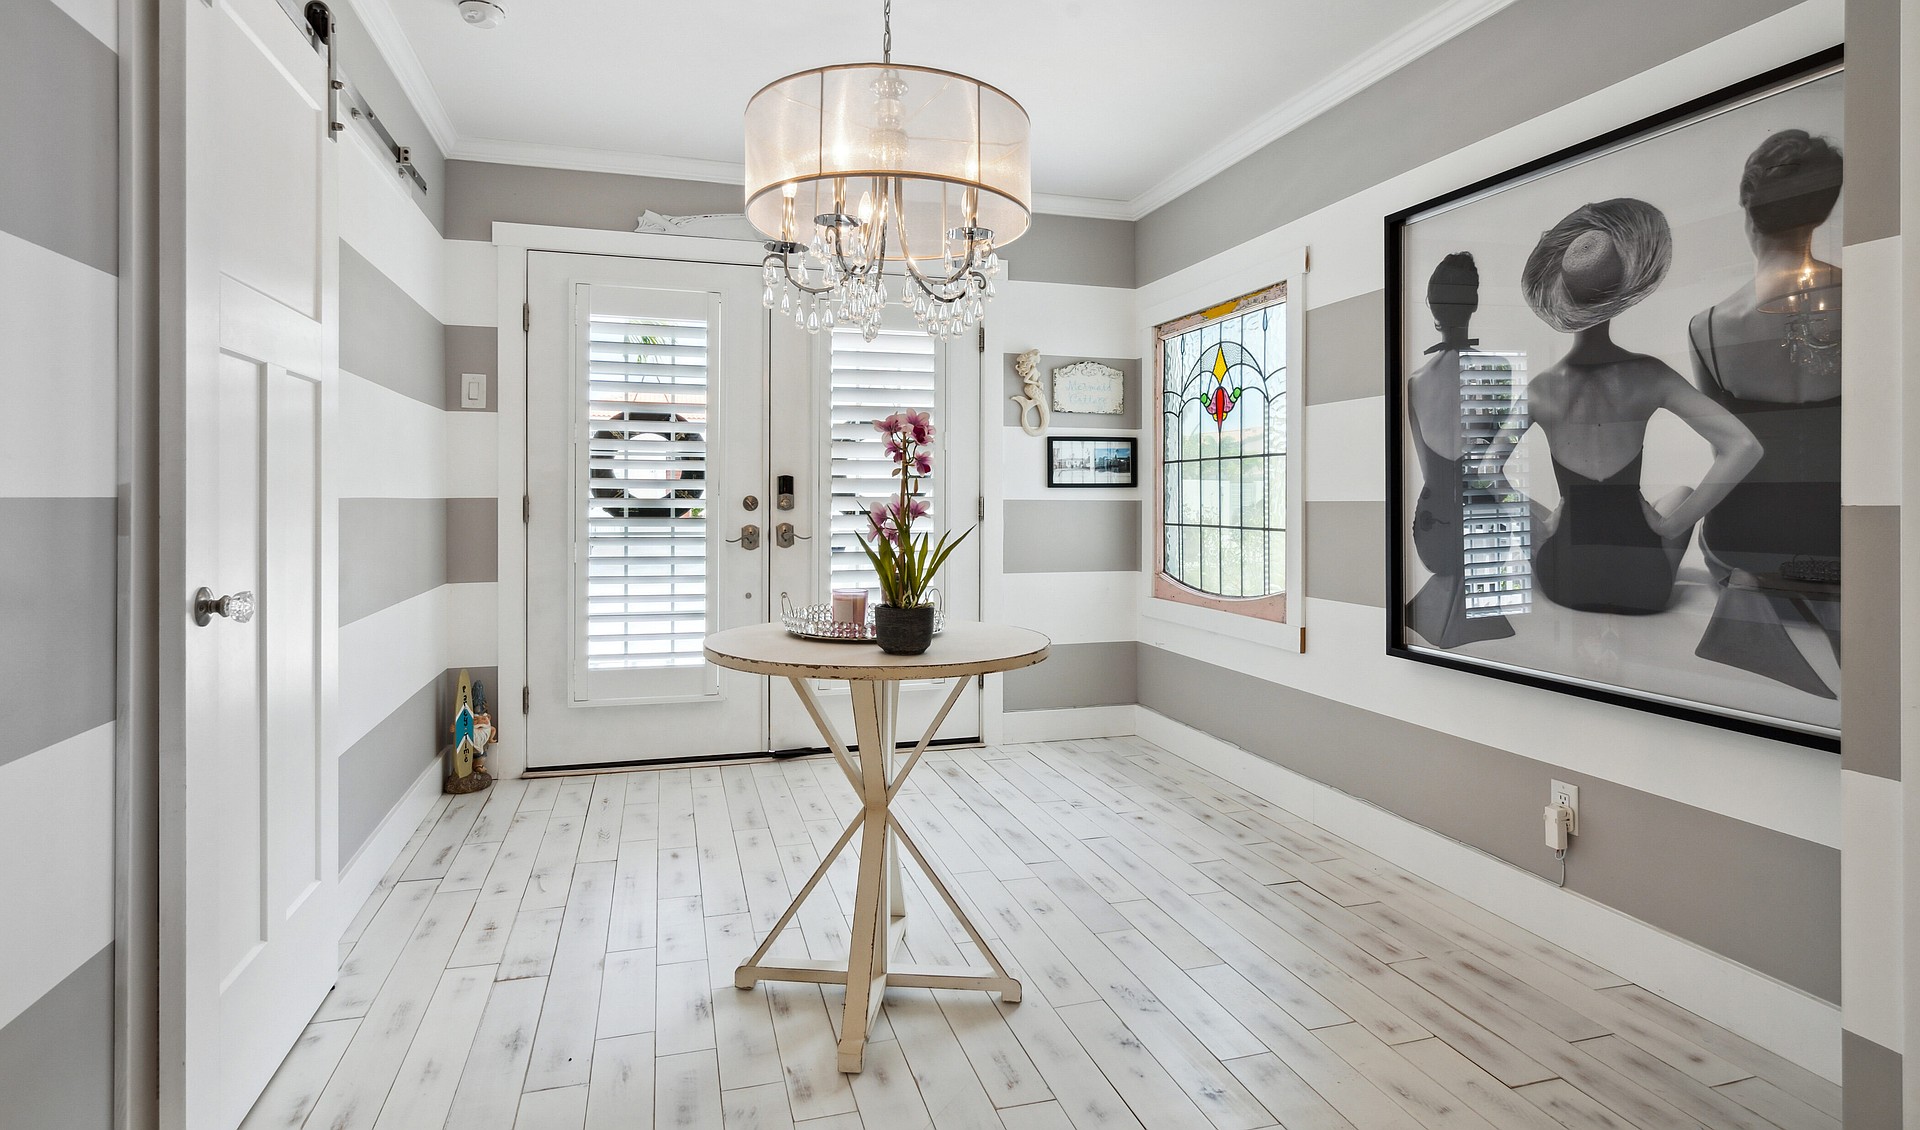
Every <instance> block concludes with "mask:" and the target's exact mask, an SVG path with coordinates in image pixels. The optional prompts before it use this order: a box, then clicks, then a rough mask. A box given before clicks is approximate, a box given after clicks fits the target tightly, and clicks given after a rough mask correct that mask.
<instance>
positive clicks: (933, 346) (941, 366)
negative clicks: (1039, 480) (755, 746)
mask: <svg viewBox="0 0 1920 1130" xmlns="http://www.w3.org/2000/svg"><path fill="white" fill-rule="evenodd" d="M810 343H811V344H812V346H813V349H812V351H811V353H810V356H809V360H810V362H811V372H810V374H809V376H810V379H809V380H807V381H805V382H800V381H795V382H792V383H790V384H787V385H785V386H779V385H776V386H775V388H774V389H773V394H772V401H773V405H774V419H775V420H776V421H779V423H778V424H776V426H775V427H774V428H773V430H772V436H771V448H772V451H773V463H774V468H775V473H776V475H778V474H793V475H795V479H796V483H798V484H800V489H801V491H802V493H801V494H800V496H799V497H798V498H797V500H796V506H797V509H798V511H799V512H800V513H801V514H805V515H808V516H809V517H810V519H811V520H810V521H795V523H794V524H795V527H796V533H806V534H809V535H810V537H809V538H808V539H807V540H805V541H801V540H799V539H798V537H796V538H795V541H794V544H792V545H785V546H783V545H782V544H781V542H782V541H783V540H784V539H782V538H780V537H778V536H776V537H775V538H774V543H775V545H774V552H773V554H772V555H771V557H772V560H771V565H772V567H773V579H772V583H771V584H770V586H769V587H770V588H772V589H773V590H774V592H775V593H776V594H778V595H780V596H784V597H787V598H789V599H791V600H792V601H793V603H795V604H808V603H815V602H818V601H821V600H825V599H826V594H827V593H829V592H830V591H831V590H833V589H836V588H865V589H868V590H869V594H870V599H871V600H873V601H874V602H876V603H877V602H878V601H879V599H880V588H879V579H878V578H877V577H876V576H875V575H874V572H873V566H872V563H871V562H869V561H868V560H867V555H866V554H865V553H864V552H862V551H861V549H860V544H859V542H858V541H856V540H855V535H856V534H860V533H864V532H865V531H866V529H867V518H866V512H867V508H868V506H870V505H871V504H873V503H875V502H884V501H886V500H887V499H889V498H891V497H894V496H895V495H896V494H897V492H898V491H899V488H900V481H899V480H898V479H896V478H894V477H893V475H892V471H893V464H892V463H891V462H890V461H889V460H888V458H887V456H886V453H885V451H884V450H882V445H881V439H880V434H879V433H878V432H876V431H875V430H874V428H873V422H874V421H875V420H879V419H884V418H885V417H887V416H889V415H892V414H893V413H895V412H901V411H914V412H926V413H928V414H929V415H931V416H932V417H933V420H934V428H935V433H934V440H935V450H934V474H933V477H932V478H931V479H930V480H928V482H927V483H926V485H925V487H926V489H925V490H924V491H923V493H922V495H921V497H922V498H923V499H925V500H926V501H928V502H930V503H931V504H932V507H933V512H932V514H931V520H932V524H931V525H930V526H928V527H927V528H928V529H930V530H933V531H934V536H935V537H936V538H937V537H938V536H939V535H938V531H939V530H942V529H947V528H951V529H952V530H953V531H954V533H955V534H958V533H960V532H961V531H963V530H965V529H967V528H968V527H969V526H973V525H975V524H976V521H977V514H978V507H979V499H980V463H979V452H980V419H979V411H978V409H977V408H976V407H975V406H976V405H978V404H979V396H978V392H977V390H978V388H979V380H980V376H979V373H980V353H979V349H978V348H977V346H976V344H975V339H974V338H973V337H972V336H971V335H969V336H967V337H964V338H961V339H956V340H954V341H947V342H941V341H936V340H934V339H933V338H931V337H928V336H927V335H926V334H925V333H924V332H923V331H921V330H920V328H919V327H918V326H916V325H915V324H914V321H913V317H912V315H911V314H910V313H909V312H908V311H906V310H903V309H901V308H900V307H898V306H890V307H888V309H887V313H886V317H885V319H884V321H883V324H882V327H881V332H880V336H879V337H878V338H876V339H875V340H873V341H871V342H869V341H867V340H865V339H864V338H863V337H862V335H861V334H860V332H859V331H858V330H854V329H848V328H845V327H840V328H838V329H835V330H834V331H833V332H832V333H830V334H829V333H826V332H824V331H823V332H822V333H820V334H819V336H817V337H813V338H811V339H810ZM776 485H778V484H777V483H776ZM781 520H785V519H778V518H777V519H775V521H776V523H777V522H778V521H781ZM777 532H778V531H777V527H776V534H777ZM937 587H938V588H939V590H940V593H939V595H940V597H941V600H942V603H943V604H944V606H945V608H946V612H947V615H949V616H952V617H955V618H957V619H962V620H977V619H979V618H980V553H979V540H978V537H977V536H976V535H969V536H968V538H967V540H966V541H965V542H962V543H961V548H960V549H959V550H956V551H955V552H954V554H953V556H952V557H950V558H949V559H948V561H947V565H946V567H945V568H944V569H942V570H941V572H940V577H939V579H938V582H937ZM848 646H850V647H851V646H861V645H851V644H850V645H848ZM951 689H952V687H951V684H950V683H948V681H947V680H944V679H940V680H928V681H924V682H914V683H906V684H903V685H902V686H901V688H900V707H899V710H900V712H899V734H900V740H902V741H915V740H918V739H919V736H920V735H921V734H922V733H923V732H925V730H926V727H927V724H928V723H930V722H932V721H933V716H934V714H935V713H936V712H937V711H938V710H939V709H940V706H941V704H942V703H943V702H944V701H945V700H946V696H947V694H948V692H949V691H951ZM814 690H815V693H816V694H817V695H819V697H820V698H821V700H822V702H824V703H829V704H832V705H830V706H829V709H830V710H834V711H836V712H837V714H838V715H839V716H840V717H847V716H849V712H850V711H851V709H852V707H851V704H850V703H848V699H847V688H846V684H844V683H838V682H833V681H819V682H816V683H815V684H814ZM770 694H771V697H772V703H771V708H770V716H769V726H770V736H769V741H770V744H769V748H771V749H793V748H805V747H812V746H817V745H819V744H820V733H819V730H818V729H816V728H815V727H814V725H813V721H812V719H811V718H809V717H808V715H807V713H806V708H805V707H803V706H802V705H801V703H800V697H799V696H798V695H796V694H795V693H794V691H793V687H792V685H791V684H788V683H786V682H778V683H776V684H774V685H773V686H772V687H771V688H770ZM979 733H980V706H979V691H978V688H977V687H976V688H973V689H969V690H968V691H967V692H966V693H965V694H964V695H963V696H962V697H961V699H960V701H959V702H957V703H955V704H954V707H953V711H952V713H951V714H949V715H948V716H947V719H946V721H945V722H944V723H942V725H941V727H940V733H939V735H938V737H939V738H941V739H943V740H947V739H965V738H973V737H977V736H978V735H979ZM841 736H842V737H844V738H846V740H848V741H852V740H853V736H852V731H851V730H845V731H843V733H842V735H841Z"/></svg>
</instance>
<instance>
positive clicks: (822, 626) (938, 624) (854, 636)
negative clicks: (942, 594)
mask: <svg viewBox="0 0 1920 1130" xmlns="http://www.w3.org/2000/svg"><path fill="white" fill-rule="evenodd" d="M780 623H781V625H782V626H783V627H785V628H786V629H787V634H788V635H790V636H799V637H800V638H801V639H803V640H825V641H827V642H829V643H872V642H873V640H874V632H873V609H872V608H871V607H869V608H868V609H867V618H866V621H865V622H864V623H860V624H855V623H852V622H849V621H840V620H835V619H834V618H833V605H831V604H807V605H802V606H800V607H797V608H796V607H794V606H793V605H787V606H786V608H785V610H784V612H783V613H782V614H781V617H780ZM946 626H947V614H946V613H944V612H935V613H934V614H933V634H934V635H936V636H937V635H939V634H940V632H941V630H942V629H944V628H945V627H946Z"/></svg>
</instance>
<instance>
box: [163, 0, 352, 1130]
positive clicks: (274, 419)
mask: <svg viewBox="0 0 1920 1130" xmlns="http://www.w3.org/2000/svg"><path fill="white" fill-rule="evenodd" d="M161 21H162V22H161V32H162V36H163V41H164V51H163V54H166V55H167V56H168V57H171V58H173V59H175V60H176V61H177V63H178V70H176V71H167V72H165V73H164V75H163V79H162V88H161V92H162V98H163V109H162V113H161V115H160V117H161V121H162V123H163V124H162V135H161V137H162V151H163V152H171V153H174V154H175V156H176V160H175V161H173V162H163V168H162V190H161V201H162V209H163V212H162V215H163V224H164V227H165V234H164V235H163V237H162V247H163V256H162V270H163V277H162V282H161V287H160V291H161V318H162V322H161V326H162V329H161V334H160V337H161V342H162V354H163V356H162V374H163V379H162V382H161V394H160V404H161V411H162V419H161V426H160V454H161V468H162V480H161V499H162V508H163V519H162V521H161V524H160V529H161V538H162V545H161V554H162V556H161V586H162V587H161V591H162V594H163V595H162V597H161V604H160V607H161V608H162V609H163V610H164V612H165V614H164V615H163V616H162V620H161V627H160V631H161V636H160V639H161V649H162V654H161V662H160V669H161V671H162V672H163V681H162V686H161V732H162V754H161V759H160V762H161V764H160V785H161V790H162V804H161V832H160V835H161V867H160V874H161V915H160V919H161V933H160V963H161V970H160V983H161V986H162V988H161V994H160V1001H161V1018H160V1021H161V1027H160V1048H161V1079H160V1096H159V1097H160V1113H161V1125H163V1126H168V1127H180V1128H186V1127H191V1128H193V1130H200V1128H203V1127H204V1128H208V1130H228V1128H231V1127H234V1126H237V1125H239V1123H240V1121H241V1119H242V1118H243V1117H244V1116H245V1115H246V1113H247V1110H248V1108H249V1107H250V1106H251V1105H252V1104H253V1101H254V1099H255V1098H256V1097H257V1096H258V1095H259V1093H260V1091H261V1089H262V1088H263V1087H264V1086H265V1085H266V1082H267V1080H268V1079H269V1078H271V1077H272V1074H273V1071H274V1069H275V1068H276V1067H278V1066H279V1064H280V1061H281V1059H282V1057H284V1056H285V1055H286V1053H287V1052H288V1051H289V1050H290V1049H291V1048H292V1047H293V1045H294V1042H295V1041H296V1040H297V1039H298V1037H299V1034H300V1031H301V1029H302V1028H303V1027H304V1026H305V1025H306V1023H307V1021H308V1020H309V1019H311V1017H312V1016H313V1013H314V1010H315V1009H316V1008H317V1007H318V1006H319V1004H320V1001H321V999H322V998H323V997H324V996H325V995H326V993H327V990H328V989H329V988H330V987H331V986H332V984H333V981H334V975H335V972H336V969H337V966H338V950H337V945H336V944H337V942H338V939H339V927H340V924H341V921H342V919H341V916H340V908H339V907H337V906H335V905H334V897H333V896H334V891H335V890H336V879H337V874H336V871H337V865H336V864H337V861H336V856H337V850H338V847H337V837H338V831H337V801H336V795H335V791H336V790H335V786H336V780H337V776H336V765H335V757H336V756H337V754H338V752H339V751H338V750H337V749H334V748H332V745H331V743H330V737H329V735H328V733H327V725H328V722H327V720H328V719H329V718H331V717H332V711H331V709H330V703H331V700H332V698H333V697H334V688H335V686H336V678H335V675H334V667H335V662H334V661H335V657H336V639H337V629H336V623H337V621H338V618H339V617H338V606H337V601H336V596H335V594H336V593H337V589H338V584H337V575H336V567H335V564H334V562H335V559H336V557H337V539H336V534H335V528H336V527H335V519H334V507H333V505H332V504H331V503H330V502H329V500H328V495H327V491H326V483H325V480H324V477H323V464H324V458H323V452H324V450H325V448H326V446H327V445H328V443H329V435H328V432H329V429H330V428H331V426H332V419H333V406H334V404H335V403H336V399H337V390H336V388H335V376H336V371H337V370H336V364H337V360H338V338H337V331H338V316H337V311H338V302H337V279H338V269H337V265H338V251H337V245H336V242H335V241H336V235H335V223H334V208H335V204H334V190H333V184H334V144H333V142H332V141H331V140H330V138H329V133H328V129H327V125H328V118H329V115H328V113H327V94H328V89H327V81H328V76H327V72H326V63H325V56H324V54H322V53H320V52H317V51H316V50H315V48H314V45H313V44H312V43H311V42H310V41H309V38H308V36H307V34H306V33H305V30H304V29H303V28H300V27H296V25H295V24H294V22H293V21H292V20H291V19H290V18H289V15H288V12H287V11H285V10H284V9H283V8H282V7H281V6H280V5H279V4H277V3H275V2H274V0H216V2H215V3H213V4H211V5H209V4H201V3H184V4H179V3H176V4H166V5H162V16H161ZM169 252H170V253H171V254H169ZM201 593H204V595H205V597H206V598H208V599H204V600H202V599H196V597H197V596H198V595H200V594H201ZM220 597H225V598H227V599H226V600H224V601H219V600H218V598H220ZM169 673H170V674H169Z"/></svg>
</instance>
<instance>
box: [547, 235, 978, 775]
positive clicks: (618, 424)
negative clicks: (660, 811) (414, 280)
mask: <svg viewBox="0 0 1920 1130" xmlns="http://www.w3.org/2000/svg"><path fill="white" fill-rule="evenodd" d="M761 290H762V283H761V279H760V272H759V270H758V268H756V267H753V266H741V265H739V264H713V263H688V262H680V261H668V260H653V259H636V258H620V257H612V256H596V255H573V254H555V253H546V252H532V253H530V254H529V255H528V262H527V295H528V308H529V329H528V333H527V417H526V418H527V464H526V465H527V496H528V503H529V505H528V521H527V603H526V609H527V673H528V694H527V701H528V707H529V710H528V717H527V723H526V725H527V729H526V733H527V765H528V768H530V769H533V770H541V769H556V768H575V767H591V766H606V765H620V764H632V763H639V762H650V761H676V760H686V759H691V758H704V757H723V756H736V755H745V754H755V753H764V752H766V751H768V750H785V749H797V748H813V747H817V746H819V745H820V737H819V734H818V731H816V730H815V729H814V728H813V725H812V723H811V721H810V720H808V718H807V716H806V714H805V713H804V711H803V708H802V707H801V706H800V704H799V701H798V699H797V697H796V696H795V695H794V694H793V691H792V688H791V687H790V686H788V685H787V684H785V683H780V684H779V685H778V686H769V681H768V680H767V679H765V678H764V677H761V676H754V675H746V674H742V673H740V672H735V671H729V670H725V669H722V668H718V667H715V666H713V665H711V664H708V663H706V662H705V661H704V659H703V656H702V651H701V646H702V642H703V640H704V638H705V636H706V635H707V633H709V632H715V631H720V630H723V629H725V628H730V627H736V626H739V625H742V624H750V623H763V622H767V621H770V620H778V619H779V617H780V614H781V608H782V604H783V601H786V602H791V603H793V604H796V605H798V604H807V603H814V602H818V601H823V600H825V599H826V598H827V594H828V592H829V591H830V589H832V588H833V587H846V586H849V585H864V584H871V583H872V578H871V572H870V569H869V568H868V564H867V561H866V558H865V555H864V554H863V553H861V551H860V549H859V546H858V545H857V543H856V542H855V541H854V533H855V531H856V530H858V529H861V528H863V526H862V525H861V524H860V523H861V522H862V521H863V519H862V518H861V517H860V515H862V514H864V511H865V507H866V505H867V503H868V502H870V501H873V500H875V499H877V498H884V497H885V496H886V494H887V492H888V490H889V489H890V487H889V484H890V483H891V481H892V480H890V479H889V478H888V475H887V470H888V465H887V464H886V463H885V460H884V457H883V455H882V453H881V451H880V444H879V442H878V433H876V432H874V431H873V428H872V421H873V420H874V419H877V418H879V417H883V416H886V415H888V414H889V413H891V412H894V411H898V410H901V409H904V408H913V409H917V410H931V411H932V412H933V413H934V414H935V418H936V421H937V422H941V424H942V434H941V437H940V438H941V441H942V444H943V450H942V452H941V453H940V456H941V462H940V465H939V468H938V476H939V477H938V479H937V480H936V487H935V489H936V492H941V493H940V497H941V498H942V499H944V498H945V497H946V495H948V494H950V495H952V496H953V497H954V498H956V499H960V500H964V501H963V502H958V503H955V505H956V506H957V507H958V508H959V510H960V511H961V516H962V517H964V518H965V519H966V524H971V521H972V517H971V515H972V513H973V508H974V507H975V506H976V505H977V498H978V493H979V491H978V481H979V469H978V457H977V452H978V450H979V434H978V424H977V421H976V420H975V419H974V417H975V415H976V413H974V412H972V411H969V408H970V407H971V406H972V405H973V404H975V403H977V398H976V396H975V391H974V390H975V389H976V388H977V380H978V376H977V373H978V353H977V351H974V350H972V349H970V348H969V349H961V348H959V347H957V346H954V347H949V346H936V344H935V343H933V342H932V341H931V340H930V339H928V338H927V337H926V336H925V335H924V334H921V333H919V332H918V331H917V330H912V329H911V320H910V319H908V320H907V326H906V327H894V326H890V327H889V332H887V333H885V334H883V335H882V337H881V338H880V339H878V340H877V341H875V342H873V343H868V342H865V341H863V340H862V339H861V338H860V336H859V335H858V334H852V335H849V334H846V333H844V332H843V333H840V334H828V333H822V334H820V335H818V336H813V335H809V334H807V333H806V332H805V331H804V330H802V329H800V328H799V327H798V326H796V325H795V324H794V322H793V321H792V320H791V319H790V318H784V317H780V316H778V315H777V314H770V313H769V312H768V311H767V310H766V308H765V307H764V305H763V304H762V301H761ZM907 330H911V332H904V331H907ZM953 356H958V357H961V358H963V359H964V363H963V364H955V363H954V362H953V361H952V359H951V357H953ZM949 403H951V404H952V405H954V406H955V407H956V408H957V409H958V411H957V413H955V414H954V415H955V416H956V417H961V418H964V419H960V420H959V421H958V422H955V423H952V424H947V423H946V422H945V421H944V420H943V417H946V416H948V413H947V412H946V406H947V405H948V404H949ZM941 587H942V589H943V592H944V594H945V596H946V599H947V603H948V611H949V613H950V614H952V615H956V616H961V617H969V618H970V617H974V616H977V614H978V601H979V567H978V553H977V550H976V548H975V547H974V546H973V545H972V544H971V543H970V544H969V545H968V547H967V549H966V551H964V552H962V553H956V554H955V555H954V558H953V559H952V561H951V562H950V563H949V565H948V569H947V572H946V573H945V574H944V575H943V577H942V585H941ZM849 646H858V645H849ZM946 689H947V688H945V687H941V686H939V685H937V684H927V685H924V686H922V685H913V686H909V687H908V688H906V689H905V690H904V691H903V696H902V714H903V718H904V719H905V722H906V726H903V731H902V732H903V733H905V732H906V729H907V727H910V726H912V725H914V724H915V723H916V721H917V722H918V723H919V724H921V725H924V723H925V722H926V721H928V720H930V719H931V716H932V712H933V710H935V709H937V707H938V701H929V700H936V699H937V698H939V697H944V694H945V692H946ZM841 693H842V696H843V697H844V692H841ZM978 726H979V721H978V706H977V702H976V701H975V700H974V699H973V698H972V697H971V696H970V697H969V699H968V700H967V701H966V702H963V703H962V704H960V705H959V706H958V707H956V709H955V711H954V712H953V714H952V715H951V716H949V719H948V722H947V723H946V725H945V726H944V727H943V729H942V736H943V737H953V738H965V737H971V736H973V735H975V734H977V733H978V732H979V730H978Z"/></svg>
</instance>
